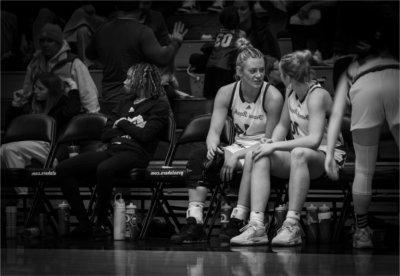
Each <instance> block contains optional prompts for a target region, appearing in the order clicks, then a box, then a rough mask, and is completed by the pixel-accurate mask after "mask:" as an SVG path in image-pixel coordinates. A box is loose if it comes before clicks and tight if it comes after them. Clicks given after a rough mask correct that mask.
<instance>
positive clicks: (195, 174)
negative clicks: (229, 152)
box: [186, 144, 224, 189]
mask: <svg viewBox="0 0 400 276" xmlns="http://www.w3.org/2000/svg"><path fill="white" fill-rule="evenodd" d="M207 161H208V159H207V147H206V146H205V145H204V144H203V145H202V146H199V147H198V148H196V149H195V150H193V151H192V152H191V153H190V156H189V160H188V163H187V169H188V170H189V171H190V173H189V174H188V177H187V179H186V184H187V187H188V188H189V189H195V188H196V187H197V186H203V187H207V188H212V187H214V186H215V185H216V184H217V183H218V182H219V181H220V177H219V172H220V170H221V167H222V165H223V164H224V156H223V155H221V154H217V155H216V157H215V158H214V160H213V161H212V162H211V164H209V165H208V166H207V167H206V166H205V164H206V163H207Z"/></svg>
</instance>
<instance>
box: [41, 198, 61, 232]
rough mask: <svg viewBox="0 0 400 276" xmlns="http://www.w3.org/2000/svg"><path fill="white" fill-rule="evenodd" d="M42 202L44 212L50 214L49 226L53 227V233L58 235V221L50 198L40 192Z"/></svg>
mask: <svg viewBox="0 0 400 276" xmlns="http://www.w3.org/2000/svg"><path fill="white" fill-rule="evenodd" d="M42 202H43V205H44V207H45V209H46V213H47V214H48V216H50V225H51V228H52V229H53V232H54V234H56V235H58V222H57V219H56V215H55V210H54V208H53V205H51V202H50V200H49V199H48V198H47V197H46V196H45V195H44V194H42Z"/></svg>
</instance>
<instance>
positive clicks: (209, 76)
mask: <svg viewBox="0 0 400 276" xmlns="http://www.w3.org/2000/svg"><path fill="white" fill-rule="evenodd" d="M219 22H220V24H221V28H220V30H219V33H218V34H217V36H216V38H215V42H214V45H213V48H212V51H211V55H210V57H209V58H208V61H207V66H206V70H205V79H204V97H206V98H208V99H213V98H214V97H215V95H216V94H217V91H218V90H219V89H220V88H221V87H222V86H224V85H227V84H229V83H231V82H232V81H233V80H234V75H235V69H236V68H235V67H236V65H235V58H236V52H237V47H236V45H235V43H236V41H237V40H238V39H239V38H240V37H244V36H245V33H244V32H243V31H241V30H239V29H238V26H239V15H238V13H237V11H236V9H235V8H234V7H227V8H224V9H223V10H222V12H221V13H220V15H219Z"/></svg>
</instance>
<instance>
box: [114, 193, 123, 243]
mask: <svg viewBox="0 0 400 276" xmlns="http://www.w3.org/2000/svg"><path fill="white" fill-rule="evenodd" d="M125 212H126V210H125V201H124V199H123V198H122V194H120V193H118V194H116V195H115V197H114V240H124V239H125V232H126V231H125V229H126V218H125Z"/></svg>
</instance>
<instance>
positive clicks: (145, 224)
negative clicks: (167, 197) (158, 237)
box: [139, 184, 162, 240]
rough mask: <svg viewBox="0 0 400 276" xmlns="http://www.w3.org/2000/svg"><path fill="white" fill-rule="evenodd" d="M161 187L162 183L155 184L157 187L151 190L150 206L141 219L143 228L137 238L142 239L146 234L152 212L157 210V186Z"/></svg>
mask: <svg viewBox="0 0 400 276" xmlns="http://www.w3.org/2000/svg"><path fill="white" fill-rule="evenodd" d="M160 187H161V188H162V184H157V188H156V189H155V191H153V195H152V199H151V201H150V208H149V210H148V211H147V215H146V217H145V219H144V221H143V226H142V227H143V228H142V230H141V231H140V234H139V239H140V240H143V239H144V238H145V236H146V234H147V230H148V228H149V225H150V222H151V220H152V219H153V217H154V212H155V210H157V207H158V204H159V192H160V191H159V188H160Z"/></svg>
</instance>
